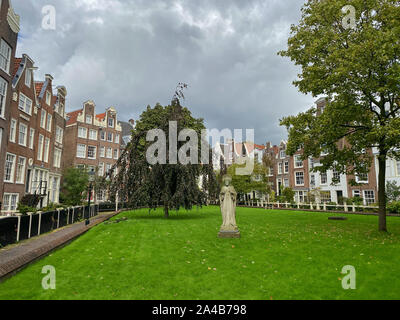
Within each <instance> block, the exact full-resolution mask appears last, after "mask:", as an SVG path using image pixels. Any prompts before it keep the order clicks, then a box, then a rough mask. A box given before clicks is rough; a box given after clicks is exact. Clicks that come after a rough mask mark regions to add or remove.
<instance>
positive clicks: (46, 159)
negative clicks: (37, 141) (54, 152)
mask: <svg viewBox="0 0 400 320" xmlns="http://www.w3.org/2000/svg"><path fill="white" fill-rule="evenodd" d="M49 151H50V139H49V138H46V140H45V143H44V162H46V163H48V162H49Z"/></svg>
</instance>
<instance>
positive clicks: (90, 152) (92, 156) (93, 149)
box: [88, 146, 97, 160]
mask: <svg viewBox="0 0 400 320" xmlns="http://www.w3.org/2000/svg"><path fill="white" fill-rule="evenodd" d="M96 151H97V148H96V147H93V146H89V147H88V159H92V160H95V159H96V155H97V153H96Z"/></svg>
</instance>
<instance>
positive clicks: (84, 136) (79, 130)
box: [78, 127, 88, 139]
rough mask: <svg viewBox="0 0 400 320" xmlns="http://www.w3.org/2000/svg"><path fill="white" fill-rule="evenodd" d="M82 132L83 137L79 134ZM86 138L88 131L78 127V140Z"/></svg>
mask: <svg viewBox="0 0 400 320" xmlns="http://www.w3.org/2000/svg"><path fill="white" fill-rule="evenodd" d="M82 131H83V132H85V134H84V135H82V134H81V133H82ZM87 136H88V129H87V128H85V127H78V138H81V139H87Z"/></svg>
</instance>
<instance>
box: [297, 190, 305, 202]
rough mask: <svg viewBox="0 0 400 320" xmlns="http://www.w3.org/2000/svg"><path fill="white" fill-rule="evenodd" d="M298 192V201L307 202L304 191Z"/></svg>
mask: <svg viewBox="0 0 400 320" xmlns="http://www.w3.org/2000/svg"><path fill="white" fill-rule="evenodd" d="M296 194H297V200H298V202H299V203H304V202H305V197H304V191H297V192H296Z"/></svg>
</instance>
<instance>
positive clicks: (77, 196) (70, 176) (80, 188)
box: [60, 167, 89, 206]
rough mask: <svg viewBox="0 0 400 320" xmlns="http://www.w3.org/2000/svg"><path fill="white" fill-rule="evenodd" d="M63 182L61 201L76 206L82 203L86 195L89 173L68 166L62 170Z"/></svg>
mask: <svg viewBox="0 0 400 320" xmlns="http://www.w3.org/2000/svg"><path fill="white" fill-rule="evenodd" d="M63 177H64V179H63V180H64V182H63V186H62V194H61V196H60V197H61V198H62V202H63V203H65V204H67V205H70V206H76V205H80V204H82V203H83V199H85V197H87V188H88V185H89V175H88V173H87V171H86V170H82V169H79V168H74V167H70V168H67V169H66V170H65V172H64V175H63Z"/></svg>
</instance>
